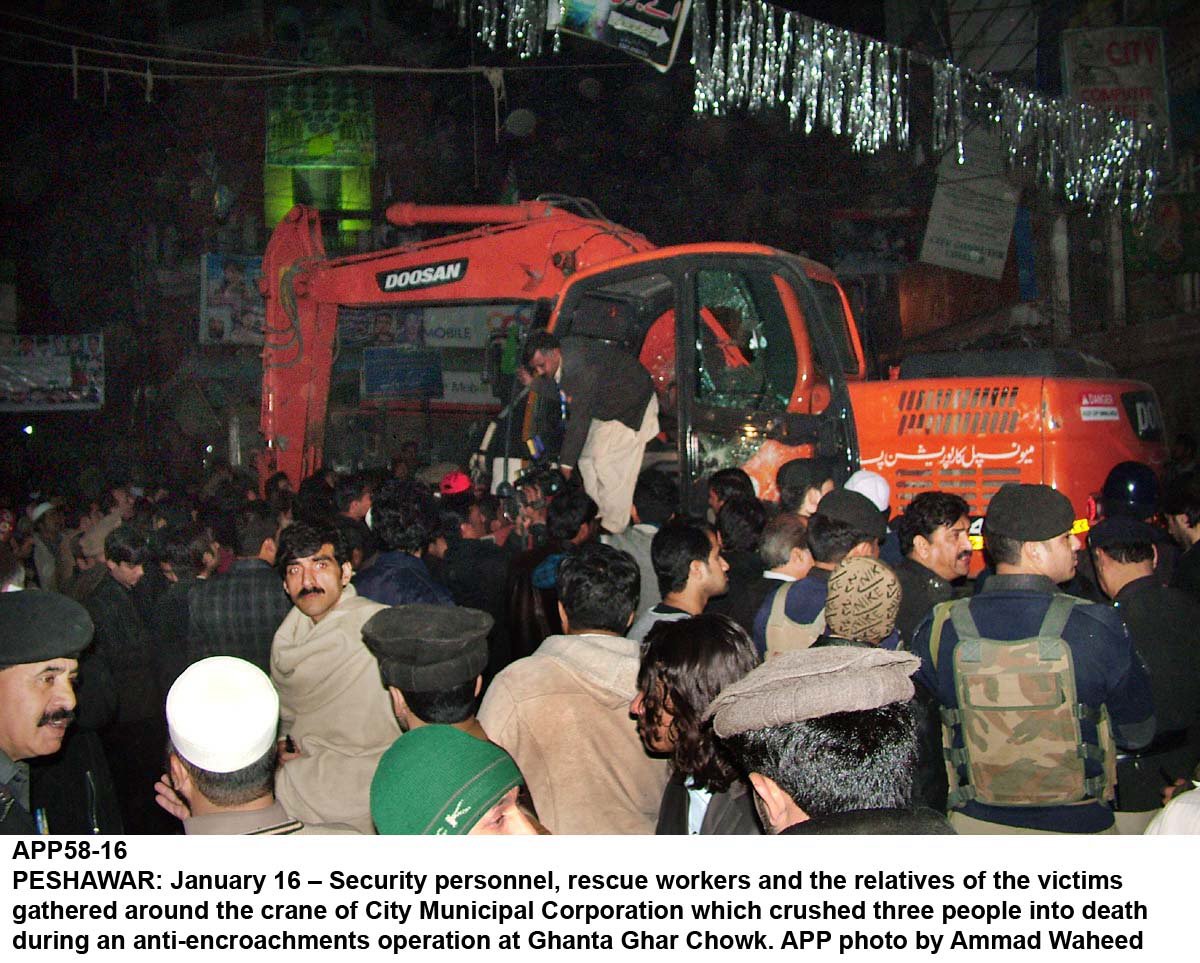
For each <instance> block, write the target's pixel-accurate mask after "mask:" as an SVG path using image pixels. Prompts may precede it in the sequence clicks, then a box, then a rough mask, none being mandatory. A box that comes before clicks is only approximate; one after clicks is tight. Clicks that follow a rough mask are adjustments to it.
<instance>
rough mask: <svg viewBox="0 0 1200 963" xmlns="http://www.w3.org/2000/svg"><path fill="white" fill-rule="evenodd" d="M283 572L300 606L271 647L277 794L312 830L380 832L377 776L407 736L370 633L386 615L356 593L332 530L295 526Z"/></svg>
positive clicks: (285, 546)
mask: <svg viewBox="0 0 1200 963" xmlns="http://www.w3.org/2000/svg"><path fill="white" fill-rule="evenodd" d="M275 564H276V567H277V568H278V569H279V571H280V573H281V574H282V576H283V584H284V588H285V589H286V590H287V593H288V595H289V596H290V597H291V599H292V602H293V603H294V604H295V607H294V608H293V609H292V611H291V612H289V613H288V615H287V616H286V618H284V620H283V624H282V625H280V626H279V631H277V632H276V633H275V639H274V642H273V643H272V645H271V680H272V681H273V682H274V683H275V688H276V689H277V690H278V691H279V738H280V741H281V746H280V759H281V760H282V762H283V765H282V766H281V767H280V770H279V773H278V775H277V777H276V784H275V795H276V797H277V798H278V799H279V801H280V802H281V803H283V806H284V808H285V809H286V810H287V811H288V812H289V813H290V814H291V815H292V816H294V817H296V818H297V819H301V820H303V821H304V822H306V823H331V822H332V823H347V824H349V825H351V826H353V827H354V828H355V829H358V830H359V831H360V832H365V833H370V832H373V831H374V830H373V828H372V825H371V804H370V789H371V777H372V776H373V775H374V773H375V767H376V765H377V764H378V762H379V757H380V756H382V755H383V753H384V751H385V750H386V749H387V748H388V746H390V745H391V744H392V743H393V742H395V740H396V738H397V737H398V736H399V735H400V728H399V726H398V725H397V724H396V717H395V716H394V715H393V714H392V706H391V703H390V701H389V699H388V694H387V690H386V689H384V687H383V684H382V682H381V681H380V676H379V664H378V663H377V662H376V661H375V657H374V656H373V655H371V653H370V651H368V649H367V647H366V646H365V645H364V644H363V641H362V627H363V623H365V622H366V621H367V620H368V619H369V618H370V617H371V616H372V615H374V614H375V613H376V612H378V611H380V610H381V609H383V608H386V606H383V605H380V604H379V603H378V602H372V601H370V600H369V599H365V598H362V597H360V596H359V595H358V594H357V593H356V592H355V590H354V586H352V585H351V584H350V576H351V575H352V574H353V571H352V569H351V567H350V562H349V560H348V558H347V557H346V554H345V550H344V548H343V547H342V544H341V540H340V538H339V536H338V534H337V532H336V531H335V530H334V529H332V528H326V527H323V526H315V525H310V524H307V523H304V522H296V523H294V524H292V525H289V526H288V527H287V528H286V529H284V531H283V534H282V535H281V536H280V539H279V552H278V556H277V558H276V563H275Z"/></svg>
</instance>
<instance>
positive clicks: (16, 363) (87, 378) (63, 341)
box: [0, 334, 104, 411]
mask: <svg viewBox="0 0 1200 963" xmlns="http://www.w3.org/2000/svg"><path fill="white" fill-rule="evenodd" d="M102 407H104V336H103V335H99V334H57V335H37V336H34V335H0V411H72V410H75V411H86V410H93V409H97V408H102Z"/></svg>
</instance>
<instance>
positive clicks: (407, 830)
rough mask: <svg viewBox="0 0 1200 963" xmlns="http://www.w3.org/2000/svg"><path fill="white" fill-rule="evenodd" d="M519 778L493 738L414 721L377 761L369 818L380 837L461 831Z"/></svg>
mask: <svg viewBox="0 0 1200 963" xmlns="http://www.w3.org/2000/svg"><path fill="white" fill-rule="evenodd" d="M524 781H525V780H524V779H522V778H521V770H519V769H518V768H517V764H516V763H515V762H513V761H512V757H511V756H510V755H509V754H508V753H507V752H505V751H504V750H503V749H501V748H500V747H499V746H497V745H496V744H495V743H491V742H485V741H484V740H482V739H476V738H475V737H474V736H469V735H467V734H466V733H465V732H463V731H462V730H460V729H455V728H454V727H453V726H419V727H418V728H416V729H413V730H412V731H411V732H408V733H405V734H404V735H402V736H401V737H400V738H399V739H397V740H396V741H395V742H394V743H392V747H391V748H390V749H388V751H387V752H385V753H384V754H383V757H382V758H381V759H380V760H379V767H378V768H377V769H376V770H375V778H374V779H372V780H371V818H372V819H374V820H375V828H376V829H377V830H378V831H379V834H380V835H382V836H465V835H466V834H467V833H469V832H470V831H471V827H472V826H474V825H475V824H476V823H477V822H479V820H480V819H482V818H483V817H484V816H485V815H486V814H487V811H488V810H489V809H491V808H492V807H493V806H494V805H496V803H498V802H499V801H500V800H501V799H503V798H504V794H505V793H506V792H508V791H509V790H510V789H512V787H513V786H519V785H521V784H522V783H523V782H524Z"/></svg>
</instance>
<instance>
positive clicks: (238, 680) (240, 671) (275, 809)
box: [156, 656, 352, 836]
mask: <svg viewBox="0 0 1200 963" xmlns="http://www.w3.org/2000/svg"><path fill="white" fill-rule="evenodd" d="M278 722H279V696H278V695H277V694H276V692H275V687H274V686H273V685H272V684H271V680H270V679H269V678H267V676H266V674H265V673H264V672H263V671H262V670H261V669H259V668H257V667H256V666H253V665H251V664H250V663H249V662H247V661H245V660H244V659H236V658H233V657H232V656H214V657H212V658H209V659H201V660H200V661H199V662H196V663H193V664H192V665H191V666H189V667H188V668H187V669H186V670H184V672H183V674H182V675H180V676H179V678H178V679H176V680H175V684H174V685H172V686H171V690H170V692H168V693H167V731H168V733H169V735H170V752H169V756H168V760H167V767H168V769H169V770H170V772H169V777H164V779H163V781H162V782H160V783H159V784H158V785H157V786H156V788H157V789H158V791H159V805H161V806H162V807H163V808H164V809H166V810H167V811H168V812H171V813H174V814H175V815H177V816H179V817H180V818H181V819H183V829H184V832H185V833H187V834H188V835H189V836H192V835H208V836H212V835H289V834H292V833H297V832H301V831H302V830H304V828H305V827H304V824H303V823H302V822H301V821H300V820H298V819H292V818H291V817H289V816H288V814H287V813H286V812H285V811H284V808H283V806H282V805H280V804H279V803H278V802H277V801H276V800H275V766H276V762H277V758H276V756H277V752H276V742H275V730H276V727H277V725H278ZM168 778H169V782H168ZM172 789H173V792H171V790H172ZM172 797H174V798H172ZM311 831H314V832H315V831H317V830H316V829H315V828H314V829H313V830H311ZM326 831H330V830H328V829H327V830H326ZM332 831H341V832H352V830H350V829H349V828H348V827H340V828H339V829H337V830H332Z"/></svg>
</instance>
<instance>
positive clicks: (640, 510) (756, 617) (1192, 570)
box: [0, 345, 1200, 834]
mask: <svg viewBox="0 0 1200 963" xmlns="http://www.w3.org/2000/svg"><path fill="white" fill-rule="evenodd" d="M541 350H544V351H547V352H549V351H553V350H554V349H553V348H551V347H549V346H548V345H543V346H542V349H541ZM552 369H553V366H550V367H549V368H548V367H547V366H543V368H542V370H539V371H538V373H539V374H541V375H542V376H543V377H546V376H550V377H553V375H554V373H555V372H554V370H552ZM635 407H638V409H639V410H638V411H636V412H634V411H631V412H630V413H628V414H627V415H624V416H623V417H625V418H626V420H627V422H629V424H628V425H627V428H626V430H627V431H628V432H630V433H631V436H632V437H634V439H635V441H637V437H638V432H639V431H640V427H641V422H642V421H643V420H646V422H647V423H648V418H649V416H648V415H646V416H645V419H643V412H642V409H644V408H645V407H646V406H645V404H644V403H641V404H639V405H637V406H635ZM633 422H638V423H639V424H638V425H636V426H635V425H634V424H633ZM575 442H576V443H577V448H579V449H580V450H586V442H585V441H584V440H583V438H582V437H581V438H576V439H575ZM413 454H414V451H413V448H412V447H410V448H409V450H408V452H407V453H406V457H404V458H399V459H397V460H396V461H395V462H394V463H393V466H392V467H391V468H390V469H380V470H377V471H366V472H361V473H357V474H352V475H339V474H337V473H335V472H332V471H321V472H318V473H316V474H315V475H313V476H312V477H310V478H307V479H305V480H303V482H302V483H300V484H299V485H298V487H297V488H296V490H295V491H293V490H292V488H291V484H290V482H289V480H288V479H287V477H286V476H282V475H277V476H274V477H272V478H271V479H269V480H268V481H267V482H266V484H265V486H264V487H262V488H260V486H259V484H258V482H257V480H256V479H254V478H252V477H248V476H245V475H243V474H241V473H239V472H236V471H234V470H231V469H229V468H228V467H226V468H225V469H223V470H220V471H214V472H213V473H212V475H211V477H210V478H208V479H207V481H206V482H205V483H204V484H203V486H200V487H195V488H185V487H172V486H171V485H168V484H165V483H163V484H158V483H149V484H147V483H145V482H144V481H143V484H141V485H140V486H139V485H135V484H134V483H133V482H132V481H131V480H129V479H115V480H113V483H112V484H111V485H110V486H109V487H108V489H107V490H106V491H105V492H103V493H102V494H101V495H100V497H99V498H96V499H95V500H90V499H89V500H75V499H72V498H71V497H69V496H68V495H67V494H66V493H60V492H57V491H54V490H52V489H44V490H43V491H41V492H37V493H33V494H32V495H29V494H28V493H24V495H23V497H21V498H18V499H13V500H12V503H11V504H10V505H9V506H8V507H7V508H6V509H5V510H4V512H3V514H0V536H2V537H0V582H2V587H3V589H4V591H3V592H2V593H0V666H2V667H0V826H2V827H3V829H4V830H5V831H10V832H54V833H84V832H128V833H177V832H184V833H188V834H214V833H219V834H228V833H275V834H287V833H297V832H299V833H376V832H377V833H382V834H390V833H437V834H442V833H476V834H478V833H527V834H538V833H556V834H558V833H566V834H571V833H585V834H652V833H659V834H716V833H722V834H729V833H736V834H759V833H777V832H786V833H809V832H817V833H935V834H950V833H954V832H958V833H964V832H976V833H978V832H982V833H1037V832H1049V833H1106V832H1123V833H1141V832H1143V831H1147V827H1149V829H1148V831H1151V832H1168V831H1200V803H1198V802H1197V800H1200V794H1198V793H1192V792H1188V791H1187V790H1188V789H1190V788H1191V779H1192V778H1193V776H1194V775H1196V772H1195V770H1196V766H1197V763H1198V762H1200V549H1197V548H1196V545H1197V543H1198V542H1200V476H1197V475H1196V474H1195V473H1194V471H1187V470H1183V471H1176V472H1174V473H1173V474H1172V475H1171V476H1170V477H1169V479H1168V481H1167V484H1166V485H1165V487H1161V486H1160V484H1159V480H1158V478H1157V477H1156V476H1155V474H1154V473H1153V472H1150V471H1149V469H1146V468H1145V466H1138V465H1132V464H1124V465H1120V466H1117V469H1114V473H1115V475H1114V478H1115V480H1114V481H1113V483H1112V484H1111V485H1108V486H1106V488H1105V493H1104V494H1105V497H1104V498H1102V499H1101V504H1100V509H1101V513H1102V516H1103V517H1102V518H1101V520H1100V521H1099V523H1098V524H1096V525H1095V526H1094V527H1092V529H1091V531H1090V533H1088V535H1087V536H1086V538H1083V537H1081V536H1079V535H1077V534H1076V533H1075V512H1074V511H1073V509H1072V506H1071V505H1070V503H1069V502H1068V501H1067V499H1066V498H1065V497H1063V496H1062V495H1061V494H1059V493H1058V492H1056V491H1055V490H1054V489H1052V488H1050V487H1047V486H1043V485H1029V484H1011V485H1006V486H1004V487H1003V488H1001V489H1000V490H999V492H997V493H996V494H995V495H994V497H993V498H992V500H991V502H990V504H989V505H988V506H987V510H986V515H985V518H984V521H983V529H982V531H983V539H984V542H985V544H986V555H987V565H986V567H984V569H983V571H982V572H979V571H978V569H979V566H978V564H975V565H973V564H972V563H973V561H976V562H977V560H976V559H975V551H976V549H975V548H974V547H973V544H972V539H971V537H970V534H969V531H968V529H969V521H970V519H969V515H970V509H969V506H968V504H967V503H966V502H965V501H964V500H963V499H962V498H961V497H959V496H958V495H956V494H953V493H948V492H940V491H926V492H921V493H919V494H917V495H916V496H915V497H912V498H911V499H906V501H905V504H904V505H903V510H902V511H894V508H895V506H893V505H892V504H891V499H892V493H891V492H890V490H889V488H888V484H887V482H886V481H885V480H884V479H883V478H882V477H880V476H879V475H877V474H874V473H872V472H868V471H860V472H856V473H855V474H854V475H852V476H851V477H850V478H849V479H848V480H846V482H845V484H843V485H839V484H837V480H836V475H835V471H834V469H833V468H832V467H830V466H829V465H828V464H827V463H825V462H824V461H822V460H821V459H800V460H796V461H793V462H789V463H787V464H785V465H783V466H782V467H781V468H780V470H779V475H778V478H777V482H778V490H779V500H778V501H777V502H772V503H766V502H763V501H762V500H760V499H759V498H758V497H757V495H756V493H755V490H754V486H753V484H752V483H751V481H750V479H749V477H748V476H747V475H746V474H745V473H744V472H742V471H741V470H739V469H736V468H730V469H723V470H721V471H718V472H716V473H714V474H713V475H712V477H711V478H710V479H709V480H708V495H709V500H708V512H707V515H706V516H705V517H699V516H684V515H680V514H678V513H677V511H676V506H677V505H678V503H679V499H678V491H677V480H676V478H675V477H674V476H673V474H672V473H671V472H669V471H666V470H661V469H652V470H647V471H643V472H642V473H641V474H640V475H636V476H635V478H636V481H635V486H634V488H633V491H632V496H631V498H629V501H628V504H625V505H623V506H620V507H619V508H614V507H613V501H612V500H613V499H614V498H615V497H616V495H615V494H614V493H615V492H619V491H621V490H623V486H625V484H626V480H625V478H624V477H623V476H622V477H621V478H619V479H617V480H616V481H615V482H614V483H613V484H611V485H609V486H608V488H607V490H606V492H605V498H606V500H607V506H606V507H605V508H604V509H603V510H602V509H601V508H600V507H599V506H598V504H597V501H596V500H595V499H593V497H592V495H591V494H590V493H589V490H588V489H589V487H590V483H589V478H590V479H592V480H593V482H594V479H595V477H596V473H595V471H594V470H591V469H589V470H588V471H587V472H584V471H580V472H578V473H575V474H574V475H572V474H571V473H569V472H568V473H562V472H559V471H556V470H554V469H549V468H539V469H536V470H533V471H531V472H529V473H527V474H526V475H525V476H523V477H522V478H521V479H520V480H519V481H518V483H517V485H516V488H515V493H514V494H513V496H512V497H506V498H500V497H497V495H495V494H492V493H491V491H490V490H489V489H490V485H489V483H488V480H487V479H486V478H479V477H477V478H474V479H473V478H472V477H471V476H469V475H468V474H467V473H466V472H465V471H463V470H461V469H452V470H445V471H441V470H439V471H438V472H437V473H436V474H435V475H434V476H428V475H424V476H423V475H422V474H421V473H420V472H419V471H417V470H416V466H415V464H414V458H413V457H412V456H413ZM585 463H586V459H585ZM600 475H601V476H602V475H603V471H601V472H600ZM1148 492H1149V493H1148ZM25 496H28V497H25ZM626 517H627V518H628V523H627V524H623V525H622V524H617V523H614V522H613V521H612V520H613V519H614V518H619V519H622V520H624V519H625V518H626ZM971 576H974V577H971ZM164 750H165V755H164ZM1171 797H1175V798H1171ZM1168 799H1169V800H1170V801H1169V802H1166V800H1168ZM1164 802H1165V803H1166V804H1165V808H1164Z"/></svg>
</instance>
